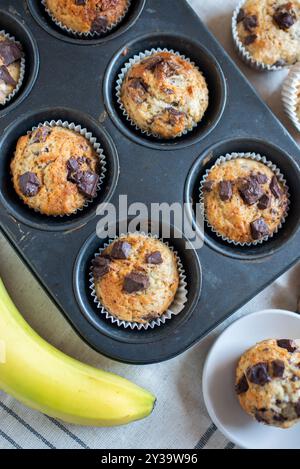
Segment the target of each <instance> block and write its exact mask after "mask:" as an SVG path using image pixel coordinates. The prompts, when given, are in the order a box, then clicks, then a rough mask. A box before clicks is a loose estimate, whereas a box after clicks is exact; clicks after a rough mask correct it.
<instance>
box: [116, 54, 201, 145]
mask: <svg viewBox="0 0 300 469" xmlns="http://www.w3.org/2000/svg"><path fill="white" fill-rule="evenodd" d="M121 102H122V104H123V106H124V108H125V110H126V112H127V114H128V116H129V117H130V119H131V120H132V121H133V122H134V123H135V124H136V125H137V126H138V127H139V128H140V129H142V130H144V131H147V132H149V133H151V134H153V135H156V136H159V137H161V138H164V139H171V138H175V137H177V136H179V135H181V134H182V133H183V132H184V131H187V130H190V129H191V128H192V127H193V126H194V125H195V124H197V123H199V122H200V121H201V119H202V118H203V116H204V114H205V111H206V110H207V107H208V88H207V84H206V81H205V78H204V76H203V75H202V73H201V72H200V71H199V70H198V69H197V68H196V67H195V65H193V64H191V63H190V62H188V61H187V60H184V59H183V58H181V57H180V56H178V55H177V54H175V53H171V52H157V53H154V54H152V55H151V56H149V57H147V58H146V59H144V60H141V61H140V62H138V63H136V64H134V65H132V67H131V68H130V69H129V71H128V72H127V74H126V76H125V78H124V80H123V83H122V89H121Z"/></svg>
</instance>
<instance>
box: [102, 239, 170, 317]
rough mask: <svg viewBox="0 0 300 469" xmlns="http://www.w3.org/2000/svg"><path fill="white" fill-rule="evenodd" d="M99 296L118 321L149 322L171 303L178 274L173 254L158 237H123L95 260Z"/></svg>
mask: <svg viewBox="0 0 300 469" xmlns="http://www.w3.org/2000/svg"><path fill="white" fill-rule="evenodd" d="M93 276H94V284H95V290H96V294H97V297H98V299H99V301H100V303H101V304H102V305H103V306H104V308H105V309H106V310H107V311H108V312H109V313H110V314H111V315H112V316H114V317H116V318H118V319H119V320H124V321H128V322H136V323H140V324H146V323H148V322H150V321H152V320H154V319H156V318H159V317H160V316H162V315H163V314H164V313H165V312H166V311H167V309H168V308H169V306H170V305H171V304H172V302H173V300H174V298H175V295H176V292H177V289H178V286H179V273H178V268H177V261H176V257H175V255H174V253H173V252H172V251H171V250H170V248H169V247H168V246H166V245H165V244H163V243H162V242H161V241H159V240H158V239H154V238H150V237H148V236H145V235H142V234H129V235H127V236H122V237H120V238H118V239H117V240H116V241H114V242H113V243H112V244H111V245H109V246H108V247H107V248H106V249H105V250H104V251H103V252H102V254H101V255H100V256H98V257H96V258H95V259H94V261H93Z"/></svg>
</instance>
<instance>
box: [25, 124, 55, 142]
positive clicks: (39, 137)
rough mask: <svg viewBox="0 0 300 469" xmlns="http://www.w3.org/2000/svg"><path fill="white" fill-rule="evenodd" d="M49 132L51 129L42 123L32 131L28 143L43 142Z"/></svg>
mask: <svg viewBox="0 0 300 469" xmlns="http://www.w3.org/2000/svg"><path fill="white" fill-rule="evenodd" d="M50 134H51V129H50V128H49V127H46V126H45V125H43V126H42V127H39V128H38V129H37V130H36V131H35V132H34V133H33V136H32V138H31V141H30V143H44V142H45V141H46V140H47V137H48V135H50Z"/></svg>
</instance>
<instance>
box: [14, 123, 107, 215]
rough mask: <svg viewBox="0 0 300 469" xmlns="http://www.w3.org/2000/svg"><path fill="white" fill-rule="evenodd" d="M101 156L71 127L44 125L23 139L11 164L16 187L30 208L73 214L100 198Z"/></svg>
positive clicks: (20, 139)
mask: <svg viewBox="0 0 300 469" xmlns="http://www.w3.org/2000/svg"><path fill="white" fill-rule="evenodd" d="M98 166H99V156H98V154H97V153H96V152H95V150H94V148H93V146H92V145H91V143H90V142H89V141H88V140H87V139H86V138H85V137H84V136H82V135H80V134H79V133H78V132H75V131H72V130H69V129H68V128H64V127H60V126H55V127H50V126H47V125H44V126H42V127H38V128H37V129H36V130H34V131H32V132H30V133H28V134H27V135H25V136H22V137H20V138H19V140H18V142H17V148H16V152H15V155H14V158H13V160H12V162H11V172H12V176H13V185H14V188H15V191H16V192H17V194H18V195H19V196H20V197H21V199H22V200H23V201H24V202H25V204H26V205H28V206H29V207H30V208H33V209H34V210H37V211H39V212H40V213H43V214H45V215H54V216H57V215H61V216H62V215H70V214H72V213H74V212H76V210H78V209H80V208H82V207H83V206H84V205H85V203H86V201H87V200H90V199H92V198H93V197H95V196H96V192H97V188H98V183H99V179H100V178H99V174H98V173H99V167H98Z"/></svg>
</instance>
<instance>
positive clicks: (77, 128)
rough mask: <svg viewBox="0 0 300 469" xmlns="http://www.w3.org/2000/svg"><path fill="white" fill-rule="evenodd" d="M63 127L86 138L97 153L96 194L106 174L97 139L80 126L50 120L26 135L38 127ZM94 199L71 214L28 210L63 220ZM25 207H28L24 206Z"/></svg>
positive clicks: (85, 204)
mask: <svg viewBox="0 0 300 469" xmlns="http://www.w3.org/2000/svg"><path fill="white" fill-rule="evenodd" d="M44 126H48V127H63V128H67V129H69V130H73V131H74V132H77V133H79V134H80V135H82V136H83V137H85V138H86V140H87V141H88V142H89V143H90V144H91V145H92V147H93V149H94V150H95V152H96V153H97V155H98V157H99V160H100V164H99V167H100V171H99V173H98V175H99V181H98V184H97V192H98V191H99V190H100V189H101V185H102V184H103V181H104V178H105V173H106V172H107V169H106V157H105V155H104V152H103V149H102V148H101V145H100V143H99V142H97V139H96V138H95V137H93V134H92V133H91V132H89V131H88V130H87V129H86V128H84V127H81V125H78V124H74V122H71V123H69V122H68V121H62V120H58V121H55V120H51V121H45V122H43V123H39V124H38V125H37V126H35V127H32V129H31V130H28V132H27V134H29V133H31V132H33V131H34V130H36V129H38V128H40V127H44ZM21 200H22V202H23V203H24V204H25V202H24V200H23V199H22V198H21ZM93 200H94V199H85V203H84V204H83V206H82V207H80V208H78V209H77V210H75V211H74V212H73V213H68V214H64V215H46V214H45V213H42V212H40V211H39V210H38V209H35V208H33V207H29V208H30V209H32V210H34V211H35V212H37V213H39V214H40V215H43V216H45V217H53V218H57V217H60V218H63V217H69V216H71V215H75V214H76V213H77V212H81V211H83V210H84V209H85V208H86V207H87V206H88V205H89V204H90V203H91V202H93ZM25 205H26V206H27V207H28V205H27V204H25Z"/></svg>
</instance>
